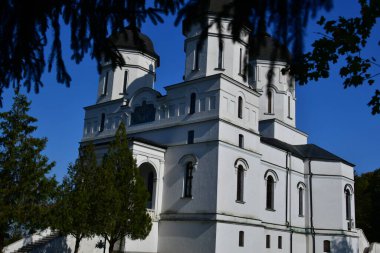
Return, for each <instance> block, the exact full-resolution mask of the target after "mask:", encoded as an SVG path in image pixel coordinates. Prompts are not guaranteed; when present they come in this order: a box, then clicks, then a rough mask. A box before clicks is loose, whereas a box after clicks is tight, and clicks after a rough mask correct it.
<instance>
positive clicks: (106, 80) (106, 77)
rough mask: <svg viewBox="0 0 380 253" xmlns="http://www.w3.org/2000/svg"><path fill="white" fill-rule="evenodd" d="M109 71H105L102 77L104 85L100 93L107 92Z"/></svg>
mask: <svg viewBox="0 0 380 253" xmlns="http://www.w3.org/2000/svg"><path fill="white" fill-rule="evenodd" d="M109 73H110V72H109V71H107V73H106V76H105V77H104V85H103V91H102V95H106V94H107V90H108V78H109V77H108V76H109Z"/></svg>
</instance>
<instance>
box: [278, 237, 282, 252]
mask: <svg viewBox="0 0 380 253" xmlns="http://www.w3.org/2000/svg"><path fill="white" fill-rule="evenodd" d="M278 248H279V249H282V236H279V237H278Z"/></svg>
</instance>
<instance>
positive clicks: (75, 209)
mask: <svg viewBox="0 0 380 253" xmlns="http://www.w3.org/2000/svg"><path fill="white" fill-rule="evenodd" d="M96 167H97V164H96V155H95V152H94V147H93V145H92V144H89V145H87V146H84V147H82V148H81V149H80V154H79V158H78V159H77V160H76V161H75V163H74V164H71V165H70V166H69V169H68V175H67V176H66V177H65V178H64V179H63V183H62V185H61V189H60V190H61V191H60V195H59V197H58V200H57V203H56V206H55V207H56V209H55V215H54V222H53V224H54V226H55V227H56V228H57V229H59V231H60V232H61V233H62V234H65V235H72V236H73V237H74V238H75V250H74V253H77V252H78V251H79V246H80V242H81V240H82V239H83V238H85V237H91V236H93V234H94V227H95V226H94V223H93V219H92V212H93V209H92V207H93V203H94V201H96V196H94V194H93V189H94V187H95V186H94V173H95V171H96Z"/></svg>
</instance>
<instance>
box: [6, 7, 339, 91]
mask: <svg viewBox="0 0 380 253" xmlns="http://www.w3.org/2000/svg"><path fill="white" fill-rule="evenodd" d="M213 6H217V7H218V8H213ZM211 7H212V8H211ZM321 8H324V9H330V8H331V0H289V1H283V0H249V1H248V0H234V1H233V0H229V1H225V0H224V1H221V0H190V1H185V0H155V1H145V0H124V1H96V0H36V1H27V0H4V1H0V38H1V39H0V66H1V68H0V95H1V94H2V92H3V91H4V89H6V88H9V86H13V87H15V88H20V87H21V86H25V87H26V89H27V90H28V91H30V90H31V89H34V91H35V92H36V93H37V92H38V91H39V89H40V88H41V87H42V86H43V83H42V81H41V76H42V74H43V72H44V71H45V69H46V67H47V70H48V71H51V70H52V67H53V65H55V66H56V75H57V76H56V77H57V81H58V82H59V83H62V84H65V85H66V86H69V85H70V82H71V78H70V75H69V73H68V72H67V70H66V67H65V62H64V60H63V57H62V45H61V38H60V29H61V26H62V25H63V24H65V25H68V26H69V27H70V29H71V39H70V40H71V44H70V47H71V52H72V55H71V58H72V59H73V60H74V61H75V62H76V63H80V62H81V61H82V59H83V57H84V56H85V55H86V54H89V55H90V56H91V57H92V58H95V59H96V61H97V62H98V69H100V62H101V60H102V59H105V60H109V59H112V62H113V65H114V67H116V66H118V65H122V64H123V59H122V57H121V55H120V54H118V53H117V51H115V50H114V49H115V47H114V45H112V43H110V41H109V40H108V39H107V38H108V36H110V34H112V33H114V32H123V31H124V28H125V26H128V25H129V26H137V27H140V26H141V24H142V23H144V22H146V21H147V20H148V19H149V20H151V21H152V22H153V23H154V24H158V23H161V22H163V18H162V16H163V15H167V14H178V16H177V20H176V24H179V23H180V22H181V21H182V20H197V19H199V17H201V16H202V15H203V14H204V13H205V12H208V11H210V10H211V9H213V10H214V12H216V13H214V14H217V16H218V19H217V21H216V22H220V19H221V18H222V17H225V16H229V17H232V18H233V21H232V24H231V29H232V33H233V34H234V36H235V39H237V38H238V35H239V34H240V31H241V30H242V29H243V27H244V26H245V25H248V26H250V27H251V28H252V29H253V32H255V31H256V30H257V29H258V27H259V26H258V24H259V23H260V22H261V23H265V24H267V25H268V26H271V27H273V29H274V31H275V35H276V36H275V37H276V38H277V39H278V40H279V41H280V42H281V43H283V44H285V46H288V45H292V48H293V50H292V51H293V54H294V55H295V56H299V55H301V54H302V45H303V35H304V28H305V27H306V24H307V22H308V20H309V18H310V17H312V16H315V14H316V13H317V11H318V10H319V9H321ZM49 28H51V29H52V31H53V38H52V47H51V51H50V54H49V56H48V58H47V59H45V55H46V54H45V50H46V45H47V42H48V36H47V32H48V30H49ZM103 57H104V58H103Z"/></svg>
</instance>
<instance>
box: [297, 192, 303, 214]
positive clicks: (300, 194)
mask: <svg viewBox="0 0 380 253" xmlns="http://www.w3.org/2000/svg"><path fill="white" fill-rule="evenodd" d="M298 215H299V216H303V188H302V187H300V188H298Z"/></svg>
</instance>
